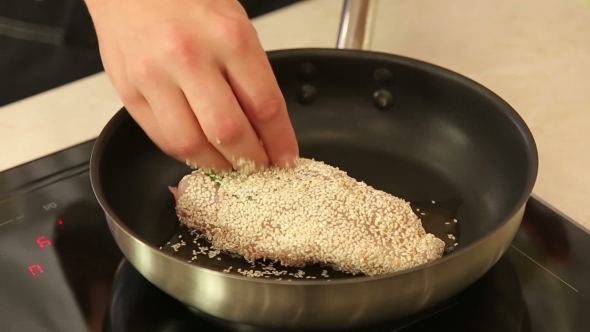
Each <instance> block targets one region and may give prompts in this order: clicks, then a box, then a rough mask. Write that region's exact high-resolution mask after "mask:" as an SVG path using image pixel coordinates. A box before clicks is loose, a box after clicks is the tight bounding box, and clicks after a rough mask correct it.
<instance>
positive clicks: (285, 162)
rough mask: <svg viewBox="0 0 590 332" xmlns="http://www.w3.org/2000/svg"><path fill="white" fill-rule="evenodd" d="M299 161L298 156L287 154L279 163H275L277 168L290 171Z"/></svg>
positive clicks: (278, 160)
mask: <svg viewBox="0 0 590 332" xmlns="http://www.w3.org/2000/svg"><path fill="white" fill-rule="evenodd" d="M298 160H299V155H298V154H293V153H287V154H284V155H282V156H281V157H280V158H278V159H277V161H276V162H275V163H274V164H275V166H276V167H279V168H283V169H288V168H293V167H295V166H297V161H298Z"/></svg>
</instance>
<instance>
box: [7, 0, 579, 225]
mask: <svg viewBox="0 0 590 332" xmlns="http://www.w3.org/2000/svg"><path fill="white" fill-rule="evenodd" d="M341 6H342V2H341V1H336V0H309V1H306V2H303V3H299V4H296V5H294V6H290V7H287V8H285V9H282V10H279V11H276V12H273V13H271V14H269V15H266V16H263V17H260V18H257V19H255V20H254V25H255V27H256V29H257V30H258V33H259V37H260V39H261V42H262V45H263V46H264V47H265V49H267V50H273V49H281V48H297V47H334V45H335V40H336V35H337V31H338V23H339V20H340V13H341ZM589 31H590V1H588V0H519V1H514V0H479V1H472V0H453V1H439V0H380V1H379V3H378V12H377V15H376V23H375V34H374V37H373V43H372V50H376V51H382V52H388V53H396V54H400V55H404V56H409V57H413V58H417V59H420V60H424V61H428V62H431V63H434V64H437V65H440V66H443V67H446V68H449V69H451V70H454V71H457V72H459V73H461V74H463V75H466V76H468V77H470V78H472V79H474V80H476V81H478V82H480V83H482V84H483V85H485V86H487V87H488V88H490V89H491V90H493V91H494V92H496V93H497V94H499V95H500V96H501V97H503V98H504V99H505V100H507V101H508V102H509V103H510V104H511V105H512V106H513V107H514V108H515V109H516V110H517V111H518V112H519V113H520V114H521V116H522V117H523V118H524V119H525V121H526V122H527V124H528V125H529V127H530V128H531V130H532V132H533V135H534V136H535V139H536V142H537V145H538V149H539V155H540V168H539V176H538V180H537V184H536V186H535V189H534V194H535V195H537V196H539V197H540V198H542V199H543V200H546V201H548V202H549V203H550V204H551V205H553V206H555V207H556V208H557V209H559V210H561V211H562V212H564V213H565V214H567V215H569V216H570V217H572V218H573V219H575V220H576V221H578V222H579V223H581V224H582V225H584V226H585V227H587V228H590V209H586V208H584V205H585V202H586V200H587V199H589V198H590V189H589V188H590V172H588V170H590V148H586V147H587V146H589V145H590V131H589V130H588V128H587V127H588V125H590V92H589V89H590V33H589ZM121 105H122V104H121V102H120V100H119V98H118V96H117V93H116V92H115V90H114V88H113V87H112V86H111V84H110V82H109V81H108V78H107V77H106V75H105V74H104V73H101V74H97V75H93V76H90V77H87V78H85V79H82V80H79V81H76V82H74V83H71V84H68V85H65V86H62V87H59V88H57V89H54V90H51V91H48V92H45V93H42V94H39V95H37V96H34V97H31V98H28V99H25V100H22V101H19V102H16V103H14V104H10V105H7V106H4V107H2V108H0V150H2V151H5V152H4V153H3V154H2V155H1V156H0V170H5V169H8V168H11V167H14V166H17V165H19V164H22V163H25V162H28V161H31V160H34V159H36V158H39V157H42V156H45V155H48V154H51V153H53V152H56V151H59V150H62V149H64V148H67V147H70V146H73V145H75V144H78V143H81V142H83V141H86V140H90V139H92V138H95V137H96V136H97V135H98V134H99V132H100V130H101V129H102V128H103V126H104V125H105V124H106V122H107V121H108V120H109V119H110V117H111V116H112V115H113V114H114V113H115V112H116V111H118V110H119V108H120V107H121Z"/></svg>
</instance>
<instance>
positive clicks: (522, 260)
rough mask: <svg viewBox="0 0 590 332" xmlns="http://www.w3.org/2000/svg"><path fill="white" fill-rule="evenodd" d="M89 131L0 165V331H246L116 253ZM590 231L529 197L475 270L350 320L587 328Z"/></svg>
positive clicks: (524, 330) (415, 327)
mask: <svg viewBox="0 0 590 332" xmlns="http://www.w3.org/2000/svg"><path fill="white" fill-rule="evenodd" d="M93 143H94V141H89V142H86V143H83V144H80V145H77V146H74V147H72V148H69V149H67V150H64V151H61V152H58V153H55V154H52V155H49V156H47V157H44V158H41V159H39V160H36V161H33V162H30V163H27V164H24V165H22V166H18V167H15V168H13V169H10V170H7V171H4V172H2V173H0V331H3V332H28V331H35V332H85V331H88V332H127V331H132V332H135V331H138V332H152V331H153V332H156V331H158V332H164V331H165V332H176V331H178V332H181V331H182V332H184V331H221V332H223V331H232V330H237V331H241V330H243V331H246V330H247V331H253V330H252V328H250V327H248V328H246V327H241V326H235V325H232V324H229V323H228V322H224V321H220V320H216V319H214V318H212V317H204V316H199V315H196V314H195V313H193V312H192V311H190V310H189V309H187V308H186V307H185V306H184V305H183V304H181V303H179V302H178V301H176V300H174V299H173V298H171V297H170V296H168V295H167V294H165V293H163V292H162V291H160V290H159V289H158V288H156V287H155V286H153V285H152V284H151V283H150V282H148V281H147V280H146V279H145V278H144V277H143V276H142V275H141V274H140V273H139V272H138V271H137V270H135V268H134V267H133V266H132V265H131V264H130V263H129V262H128V261H127V260H125V258H124V257H123V255H122V254H121V252H120V251H119V249H118V247H117V245H116V244H115V243H114V241H113V238H112V236H111V234H110V232H109V229H108V227H107V223H106V221H105V218H104V214H103V212H102V210H101V208H100V206H99V205H98V203H97V201H96V200H95V198H94V194H93V192H92V188H91V186H90V179H89V176H88V170H89V158H90V153H91V150H92V146H93ZM589 285H590V233H588V232H587V231H586V229H584V228H583V227H581V226H579V225H578V224H577V223H576V222H575V221H573V220H571V219H569V218H568V217H567V216H565V215H563V214H561V213H560V212H558V211H556V210H555V209H553V208H552V207H551V206H549V205H548V204H547V203H545V202H543V201H542V200H540V199H538V198H536V197H532V198H531V200H530V202H529V204H528V206H527V209H526V212H525V216H524V219H523V222H522V225H521V227H520V230H519V232H518V234H517V236H516V238H515V239H514V242H513V243H512V245H511V246H510V248H509V249H508V251H507V252H506V254H505V255H504V256H503V257H502V258H501V259H500V261H499V262H498V263H497V264H496V265H495V266H494V267H493V268H492V269H491V270H490V271H489V272H488V273H487V274H486V275H485V276H483V277H482V278H481V279H480V280H479V281H477V282H476V283H475V284H473V285H472V286H471V287H469V288H468V289H466V290H465V291H464V292H462V293H460V294H459V295H457V296H456V297H454V298H452V299H450V300H449V301H446V302H444V303H441V304H439V305H437V306H435V307H433V308H429V309H427V310H425V311H423V312H420V313H418V314H416V315H413V316H411V317H406V318H404V319H400V320H397V321H391V322H387V323H384V324H381V325H378V326H366V327H363V328H358V329H354V330H352V329H351V330H350V331H388V332H391V331H405V332H410V331H455V332H461V331H470V332H471V331H502V332H512V331H515V332H516V331H518V332H541V331H547V332H549V331H550V332H557V331H558V332H568V331H576V332H577V331H580V332H582V331H590V315H589V314H588V313H587V312H589V311H588V310H589V309H588V308H590V287H589Z"/></svg>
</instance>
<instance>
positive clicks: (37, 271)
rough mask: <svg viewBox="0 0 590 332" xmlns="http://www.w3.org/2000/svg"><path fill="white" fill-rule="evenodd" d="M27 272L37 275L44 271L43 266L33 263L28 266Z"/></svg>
mask: <svg viewBox="0 0 590 332" xmlns="http://www.w3.org/2000/svg"><path fill="white" fill-rule="evenodd" d="M29 272H30V273H31V275H32V276H33V277H38V276H40V275H41V274H42V273H43V272H45V271H43V268H42V267H41V265H39V264H35V265H31V266H29Z"/></svg>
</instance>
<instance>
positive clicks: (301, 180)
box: [176, 158, 445, 281]
mask: <svg viewBox="0 0 590 332" xmlns="http://www.w3.org/2000/svg"><path fill="white" fill-rule="evenodd" d="M235 164H236V165H238V167H237V168H238V171H233V172H230V173H226V174H222V175H214V174H211V173H207V172H205V171H204V170H199V169H198V170H195V171H193V172H192V173H191V174H189V175H187V176H185V177H184V178H183V179H182V181H181V184H180V185H179V187H181V188H184V189H183V192H182V193H181V195H180V198H179V199H178V201H177V204H176V211H177V215H178V217H179V219H180V221H181V224H183V225H185V226H187V227H188V228H189V229H190V230H191V234H192V235H193V236H195V237H199V236H200V238H204V239H206V240H208V241H209V242H210V243H211V246H210V248H209V247H203V248H201V247H199V248H198V250H195V251H193V256H195V257H196V256H197V255H206V256H207V257H209V258H213V257H216V256H217V255H219V254H220V253H221V252H222V251H223V252H224V253H230V254H237V255H240V256H242V257H243V258H244V259H245V260H246V261H248V262H250V264H251V268H250V270H241V269H238V270H237V273H239V274H241V275H244V276H246V277H265V278H266V277H271V276H273V277H276V276H283V275H289V276H290V277H292V278H293V279H304V280H307V279H310V280H313V279H316V278H317V277H318V276H316V275H307V274H306V273H305V272H304V271H303V270H297V272H291V273H288V271H286V270H277V269H276V268H275V267H274V265H273V264H275V263H276V262H280V263H279V265H280V266H287V267H295V268H302V267H304V266H306V265H308V264H316V263H322V264H324V265H325V266H329V267H331V268H332V269H334V270H336V271H342V272H345V273H347V274H350V275H357V274H365V275H369V276H371V275H378V274H382V273H388V272H395V271H399V270H403V269H408V268H412V267H415V266H418V265H421V264H425V263H428V262H431V261H433V260H436V259H438V258H440V257H441V256H442V254H443V253H444V249H445V243H444V242H443V241H442V240H440V239H438V238H436V237H435V236H434V235H433V234H429V233H427V232H426V231H425V230H424V228H423V226H422V223H421V221H420V219H419V218H418V216H417V215H416V214H415V213H414V212H413V210H412V208H411V206H410V204H409V203H408V202H406V201H405V200H403V199H401V198H398V197H395V196H393V195H390V194H388V193H385V192H383V191H380V190H377V189H374V188H373V187H371V186H369V185H367V184H365V183H363V182H359V181H357V180H355V179H353V178H351V177H350V176H348V175H347V174H346V173H345V172H344V171H342V170H340V169H338V168H336V167H332V166H329V165H327V164H325V163H322V162H319V161H315V160H313V159H305V158H300V159H299V160H297V161H296V163H295V165H294V167H291V168H288V169H279V168H276V167H269V168H266V169H264V170H260V169H257V167H256V166H255V165H254V163H252V162H250V161H248V160H245V159H243V158H238V159H237V162H236V163H235ZM433 203H434V201H433ZM421 215H425V213H423V212H422V213H421ZM195 239H196V238H195ZM195 241H196V240H195ZM195 241H193V243H194V242H195ZM217 260H221V257H217ZM261 260H264V262H262V261H261ZM327 262H329V264H328V263H327ZM279 265H277V266H279ZM225 271H227V272H226V273H229V272H230V271H229V269H225V270H224V272H225ZM319 277H323V278H329V276H328V271H327V270H323V271H322V273H321V275H319ZM288 280H289V281H290V280H291V279H288ZM324 280H326V281H329V280H330V279H324Z"/></svg>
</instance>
